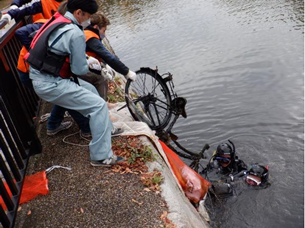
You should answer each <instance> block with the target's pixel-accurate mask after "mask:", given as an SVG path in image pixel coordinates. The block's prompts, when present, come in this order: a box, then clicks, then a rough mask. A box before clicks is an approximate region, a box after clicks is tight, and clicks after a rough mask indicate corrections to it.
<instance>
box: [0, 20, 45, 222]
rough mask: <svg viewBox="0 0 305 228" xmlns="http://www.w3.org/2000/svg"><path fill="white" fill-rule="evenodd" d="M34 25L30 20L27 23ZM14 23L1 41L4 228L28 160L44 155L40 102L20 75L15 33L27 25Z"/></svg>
mask: <svg viewBox="0 0 305 228" xmlns="http://www.w3.org/2000/svg"><path fill="white" fill-rule="evenodd" d="M28 20H29V21H31V19H28ZM26 23H27V21H26V20H23V21H20V22H18V23H13V24H12V25H11V26H9V28H8V29H7V31H6V32H5V33H4V34H3V35H2V37H1V38H0V170H1V173H2V177H1V179H0V195H1V197H2V199H3V202H4V204H5V206H4V204H3V205H0V221H1V224H2V226H3V227H13V226H14V223H15V219H16V216H17V209H18V204H19V199H20V194H21V189H22V185H23V180H24V177H25V173H26V168H27V164H28V160H29V157H30V156H31V155H33V154H37V153H41V150H42V148H41V144H40V141H39V139H38V137H37V135H36V131H35V121H34V120H35V117H36V115H37V113H38V107H39V98H38V96H37V95H36V94H35V92H34V91H31V90H28V89H27V88H25V87H24V86H23V85H22V84H21V82H20V80H19V75H18V71H17V68H16V66H17V61H18V56H19V52H20V49H21V44H20V42H19V41H18V40H17V39H16V37H15V36H14V34H15V31H16V30H17V29H18V28H20V27H21V26H23V25H24V24H26Z"/></svg>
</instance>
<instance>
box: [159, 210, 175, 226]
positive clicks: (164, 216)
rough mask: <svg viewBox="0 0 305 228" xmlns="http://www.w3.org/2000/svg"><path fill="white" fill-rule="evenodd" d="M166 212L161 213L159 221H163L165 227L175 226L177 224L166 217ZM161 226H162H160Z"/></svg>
mask: <svg viewBox="0 0 305 228" xmlns="http://www.w3.org/2000/svg"><path fill="white" fill-rule="evenodd" d="M167 215H168V212H167V211H163V213H162V215H161V216H160V219H161V221H163V222H164V224H165V227H166V228H176V227H177V226H176V225H175V224H173V223H172V221H171V220H170V219H169V218H167ZM162 227H163V226H162Z"/></svg>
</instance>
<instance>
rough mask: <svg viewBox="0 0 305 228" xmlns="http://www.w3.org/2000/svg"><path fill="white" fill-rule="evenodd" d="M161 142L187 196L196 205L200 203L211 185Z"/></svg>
mask: <svg viewBox="0 0 305 228" xmlns="http://www.w3.org/2000/svg"><path fill="white" fill-rule="evenodd" d="M159 142H160V144H161V146H162V148H163V150H164V152H165V154H166V156H167V159H168V161H169V163H170V165H171V167H172V170H173V172H174V174H175V176H176V177H177V179H178V181H179V184H180V185H181V187H182V189H183V191H184V193H185V195H186V196H187V198H188V199H189V200H190V201H191V202H193V203H195V204H197V203H199V201H200V200H202V199H203V197H204V196H205V194H206V193H207V192H208V189H209V187H210V186H211V183H210V182H208V181H207V180H205V179H204V178H203V177H202V176H200V175H199V174H198V173H196V172H195V171H194V170H193V169H191V168H190V167H189V166H187V165H186V164H185V163H184V162H183V161H182V160H181V159H180V158H179V156H178V155H177V154H176V153H175V152H173V151H172V150H171V149H170V148H168V147H167V146H166V145H165V144H164V143H163V142H162V141H160V140H159Z"/></svg>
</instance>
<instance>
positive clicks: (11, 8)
mask: <svg viewBox="0 0 305 228" xmlns="http://www.w3.org/2000/svg"><path fill="white" fill-rule="evenodd" d="M18 8H19V7H18V6H16V5H11V6H10V9H9V10H14V9H18Z"/></svg>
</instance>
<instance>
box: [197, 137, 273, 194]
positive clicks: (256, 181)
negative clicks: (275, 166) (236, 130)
mask: <svg viewBox="0 0 305 228" xmlns="http://www.w3.org/2000/svg"><path fill="white" fill-rule="evenodd" d="M228 142H229V143H230V144H229V143H221V144H220V145H219V146H218V147H217V149H216V151H214V154H213V156H212V157H211V159H210V161H209V163H208V164H207V166H206V168H205V169H204V170H203V171H202V173H201V174H202V175H203V177H204V178H205V179H207V180H208V181H210V182H211V183H212V186H211V188H210V192H211V193H212V194H214V195H223V194H233V191H234V189H236V188H237V185H244V186H245V187H248V186H255V187H260V188H261V187H266V186H268V178H269V171H268V167H264V166H262V165H259V164H258V163H255V164H253V165H251V166H250V167H249V168H248V166H247V165H246V164H245V163H244V162H243V161H242V160H240V159H239V158H238V156H237V155H236V152H235V145H234V144H233V142H232V141H230V140H228Z"/></svg>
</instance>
